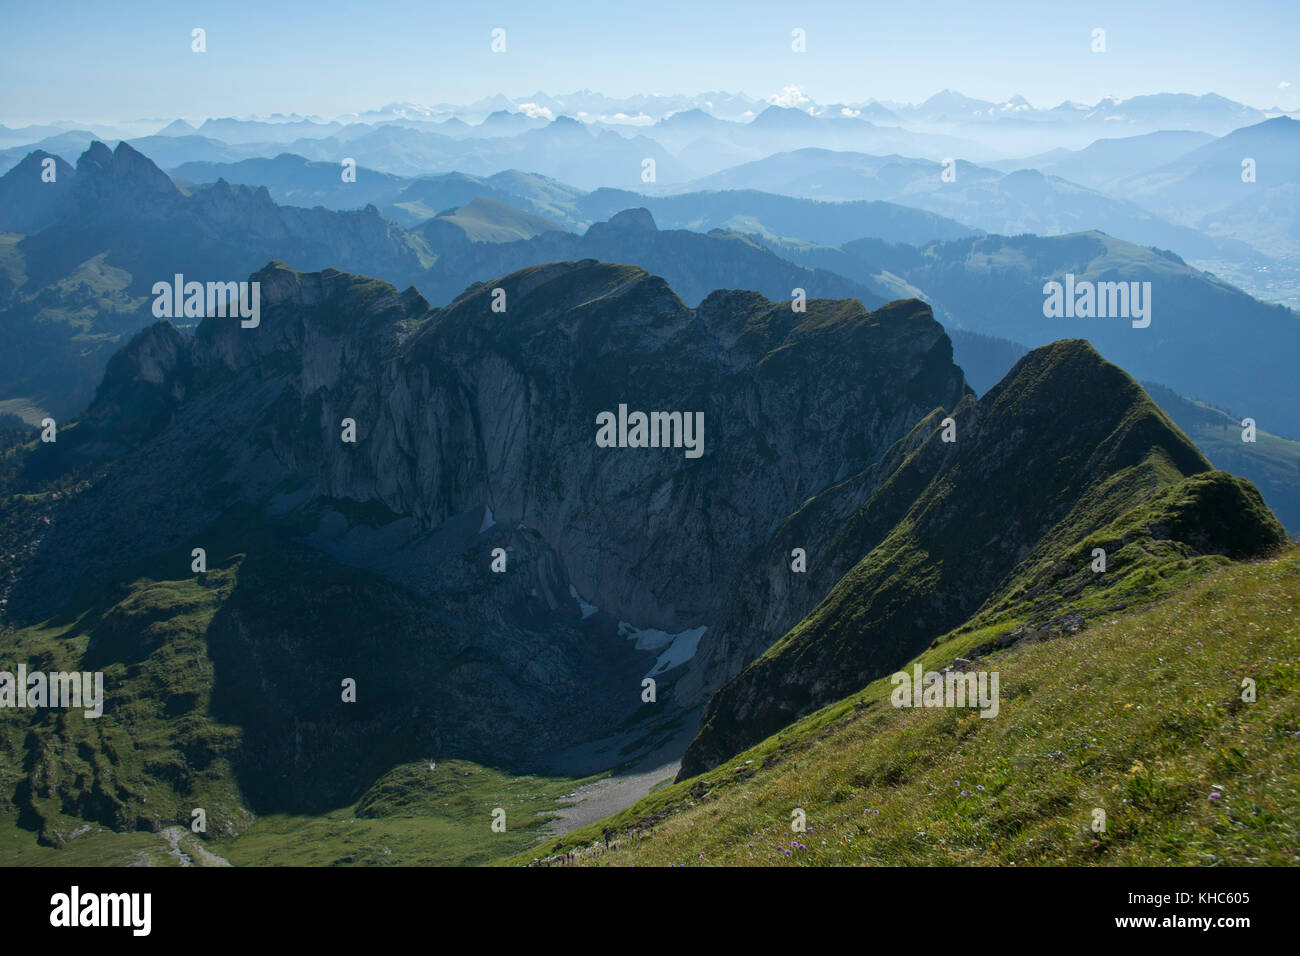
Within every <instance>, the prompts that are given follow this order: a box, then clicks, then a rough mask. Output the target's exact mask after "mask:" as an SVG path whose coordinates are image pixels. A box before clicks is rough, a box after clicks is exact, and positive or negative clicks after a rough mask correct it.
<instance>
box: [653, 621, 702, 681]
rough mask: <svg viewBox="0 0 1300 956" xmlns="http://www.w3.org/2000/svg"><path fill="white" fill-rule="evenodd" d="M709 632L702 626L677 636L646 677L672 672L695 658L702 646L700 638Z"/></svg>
mask: <svg viewBox="0 0 1300 956" xmlns="http://www.w3.org/2000/svg"><path fill="white" fill-rule="evenodd" d="M707 630H708V628H707V627H705V626H704V625H702V624H701V625H700V626H699V627H692V628H691V629H690V630H686V631H682V632H681V633H680V634H678V635H676V636H675V637H674V638H673V642H672V644H670V645H669V647H668V650H666V651H664V652H663V653H662V654H660V655H659V659H658V660H657V661H655V666H654V667H652V668H650V671H649V673H647V674H646V675H645V676H646V677H654V676H655V675H656V674H662V673H663V672H664V671H670V670H672V669H673V668H674V667H680V666H681V665H682V664H685V663H686V662H687V661H689V660H690V659H691V658H692V657H694V656H695V652H696V651H697V650H698V649H699V646H700V638H701V637H703V636H704V632H705V631H707Z"/></svg>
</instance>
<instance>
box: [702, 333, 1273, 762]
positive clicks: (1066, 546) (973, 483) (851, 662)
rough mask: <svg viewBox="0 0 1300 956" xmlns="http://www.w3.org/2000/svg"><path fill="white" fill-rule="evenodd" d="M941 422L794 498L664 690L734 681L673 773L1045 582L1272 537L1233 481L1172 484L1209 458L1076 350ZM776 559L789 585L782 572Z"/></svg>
mask: <svg viewBox="0 0 1300 956" xmlns="http://www.w3.org/2000/svg"><path fill="white" fill-rule="evenodd" d="M941 414H942V413H940V412H935V413H934V414H933V415H931V416H930V417H929V418H928V419H927V420H926V421H924V422H922V423H921V424H920V425H918V426H917V428H916V430H914V431H913V432H912V433H911V434H910V435H909V436H908V437H907V438H906V439H904V440H903V441H902V442H900V443H899V445H897V446H895V448H893V449H891V451H890V452H889V453H888V454H887V455H886V456H885V457H884V458H883V459H882V460H881V462H879V463H878V464H877V465H876V466H875V467H873V468H870V469H867V470H866V471H864V472H863V473H861V474H859V475H857V476H854V477H853V478H852V479H850V480H849V481H846V482H844V483H842V484H840V485H838V486H836V487H833V488H830V489H828V490H827V491H825V492H823V493H822V494H821V495H818V496H817V497H815V498H813V499H812V500H811V501H809V502H807V503H806V504H805V505H804V506H803V507H802V508H800V509H799V511H798V512H796V513H795V514H794V515H792V516H791V518H790V519H789V520H788V521H787V522H785V524H784V525H783V526H782V527H781V528H779V529H778V530H777V532H776V534H775V535H774V536H773V538H772V540H771V541H770V542H769V543H768V545H767V547H766V548H765V549H764V550H763V551H762V552H760V553H758V554H757V555H756V556H755V559H754V560H753V561H751V562H749V564H748V566H749V567H750V568H751V569H752V570H751V574H750V576H749V578H748V580H746V581H744V582H743V583H742V584H741V585H740V586H739V587H738V588H737V590H736V591H735V592H734V597H735V603H734V605H733V607H732V608H731V610H730V612H729V613H727V614H724V615H723V616H722V619H721V623H720V624H719V625H718V627H716V628H715V629H714V630H713V632H712V634H711V635H706V638H705V641H704V642H702V644H701V648H700V659H699V661H698V662H697V666H696V668H695V669H694V670H693V672H692V674H691V675H689V676H690V680H689V681H685V682H683V685H682V687H681V688H680V692H681V693H683V694H684V695H689V694H690V693H691V692H692V691H693V690H694V689H695V681H697V680H698V683H699V686H700V688H702V689H704V690H706V691H707V688H708V687H709V686H710V685H711V684H714V683H716V682H717V681H718V680H719V678H725V677H726V676H727V675H728V672H730V673H736V672H737V671H739V673H736V676H735V677H733V678H732V679H731V680H729V681H728V682H727V683H726V684H725V685H724V686H723V687H722V688H721V690H719V691H718V692H717V694H715V695H714V696H713V697H712V699H711V700H710V701H709V704H708V707H707V709H706V711H705V714H704V717H703V719H702V727H701V730H700V733H699V735H698V736H697V737H696V739H695V740H694V741H693V742H692V744H691V746H690V748H689V749H688V751H687V753H686V755H685V757H684V759H683V763H682V770H681V774H680V776H681V778H686V777H689V776H694V775H696V774H698V773H701V772H703V771H705V770H708V769H709V768H711V767H714V766H716V765H717V764H718V763H720V762H721V761H723V760H725V759H726V758H728V757H730V756H731V755H732V754H735V753H737V752H738V751H740V750H742V749H744V748H746V747H748V746H751V745H753V744H755V743H757V742H759V741H761V740H763V739H764V738H766V737H768V736H770V735H771V734H773V733H774V732H776V731H777V730H779V729H780V728H782V727H784V726H785V725H786V724H788V723H790V722H791V721H792V720H794V719H796V718H797V717H799V716H802V715H803V714H806V713H809V712H811V711H813V710H816V709H817V708H818V707H820V706H822V705H824V704H827V703H830V702H832V701H835V700H838V699H840V698H842V697H844V696H846V695H847V694H849V693H851V692H853V691H855V690H857V689H859V688H861V687H863V686H865V685H866V684H868V683H870V682H871V681H873V680H875V679H877V678H879V677H882V676H885V675H887V674H889V673H890V672H891V671H894V670H896V669H897V668H898V667H900V666H902V664H904V663H905V662H907V661H908V660H910V659H911V658H912V657H913V656H915V655H916V654H917V653H918V652H920V651H922V650H923V649H924V648H925V647H926V646H927V645H928V644H929V643H930V642H931V641H932V640H934V639H935V638H937V637H938V636H940V635H942V634H944V633H946V632H947V631H949V630H951V629H952V628H954V627H956V626H957V625H959V624H961V623H963V622H965V621H967V620H969V619H971V618H972V617H974V616H976V615H977V613H978V612H980V611H981V609H982V608H984V607H987V606H990V605H994V604H997V603H998V602H999V601H1006V600H1014V601H1016V602H1017V604H1018V607H1019V611H1020V613H1021V614H1023V615H1024V617H1025V619H1027V620H1033V619H1034V618H1035V617H1037V619H1038V623H1039V624H1040V625H1042V624H1047V623H1050V622H1051V615H1052V605H1053V603H1054V602H1059V598H1057V597H1056V596H1055V595H1057V594H1059V593H1061V581H1062V579H1067V580H1070V581H1077V584H1076V585H1075V590H1079V589H1082V588H1084V587H1086V586H1089V585H1092V586H1095V587H1097V588H1098V589H1099V590H1104V589H1105V588H1106V587H1108V586H1109V583H1108V582H1112V581H1116V580H1122V579H1123V576H1124V574H1125V567H1126V564H1127V561H1126V559H1125V557H1123V555H1124V552H1123V548H1124V546H1125V545H1127V544H1130V543H1132V542H1135V541H1137V542H1142V541H1143V539H1146V541H1145V543H1143V544H1141V545H1140V547H1142V548H1154V547H1168V546H1171V545H1172V546H1176V547H1179V548H1182V549H1184V550H1185V555H1184V556H1185V557H1186V556H1191V555H1193V554H1225V555H1228V556H1229V557H1231V558H1249V557H1257V556H1260V555H1263V554H1266V553H1269V552H1271V551H1272V550H1275V549H1277V548H1279V547H1281V546H1282V545H1284V544H1285V542H1286V535H1285V532H1284V531H1283V530H1282V528H1281V526H1280V525H1279V524H1278V523H1277V521H1276V519H1275V518H1273V516H1272V515H1271V514H1270V513H1269V512H1268V510H1267V508H1265V507H1264V506H1263V504H1262V502H1261V501H1260V498H1259V493H1258V492H1257V491H1256V490H1255V489H1254V488H1253V487H1252V486H1251V485H1249V484H1248V483H1246V482H1244V481H1241V480H1240V479H1234V478H1231V477H1230V476H1228V475H1226V474H1224V473H1222V472H1212V473H1209V475H1208V476H1207V477H1204V478H1202V477H1198V478H1197V479H1195V480H1190V479H1187V476H1201V475H1202V473H1205V472H1208V471H1209V463H1208V462H1207V461H1206V460H1205V458H1204V457H1203V456H1202V455H1201V454H1200V452H1199V451H1197V449H1196V448H1195V446H1194V445H1192V443H1191V442H1190V441H1189V440H1188V439H1187V438H1186V436H1185V435H1183V434H1182V433H1181V432H1180V431H1179V430H1178V429H1177V428H1176V427H1175V426H1174V425H1173V424H1172V422H1170V421H1169V419H1168V418H1167V417H1166V416H1165V415H1164V413H1163V412H1161V411H1160V410H1159V409H1158V408H1157V407H1156V405H1155V404H1154V403H1153V402H1152V401H1151V400H1150V399H1149V398H1148V397H1147V396H1146V394H1145V393H1144V392H1143V391H1142V389H1141V387H1140V386H1138V385H1137V383H1136V382H1134V381H1133V380H1132V379H1131V378H1130V377H1129V376H1128V375H1126V374H1125V373H1124V372H1123V371H1121V370H1120V369H1118V368H1116V367H1115V366H1113V365H1110V364H1109V363H1107V362H1105V361H1104V360H1103V359H1102V358H1101V357H1100V356H1099V355H1097V353H1096V352H1095V351H1094V350H1093V349H1092V348H1091V346H1089V345H1088V344H1087V343H1086V342H1082V341H1079V340H1073V341H1063V342H1058V343H1055V344H1053V345H1050V346H1047V347H1044V348H1041V349H1037V350H1035V351H1034V352H1031V353H1030V354H1029V355H1027V356H1026V357H1025V358H1024V359H1022V360H1021V361H1020V362H1019V363H1018V364H1017V365H1016V367H1015V368H1014V369H1012V371H1011V372H1010V373H1009V374H1008V376H1007V377H1006V379H1004V380H1003V381H1002V382H1001V383H1000V384H999V385H998V386H996V387H995V388H994V389H992V390H991V391H990V392H989V393H988V394H986V395H985V396H984V397H983V398H982V399H980V400H978V401H976V400H975V399H973V398H971V397H968V398H966V399H964V400H963V401H962V402H961V403H960V404H959V405H958V406H956V407H955V408H953V409H952V410H951V413H950V414H951V417H952V419H953V421H954V423H955V434H954V437H955V441H952V442H945V441H943V437H942V436H943V429H942V426H941V423H940V417H941ZM1094 544H1098V545H1100V546H1101V547H1103V548H1105V549H1107V551H1108V552H1109V553H1111V554H1112V558H1111V564H1110V567H1109V569H1108V571H1107V572H1106V574H1107V575H1109V576H1110V577H1108V578H1105V577H1103V578H1099V577H1098V576H1097V575H1095V574H1094V573H1093V572H1092V571H1091V569H1090V565H1089V562H1090V561H1091V560H1092V551H1091V548H1092V547H1093V545H1094ZM795 547H802V548H804V549H806V552H807V555H808V565H809V571H808V573H807V575H806V577H805V576H803V575H794V574H791V573H790V567H789V558H788V556H789V554H790V553H791V549H792V548H795ZM1102 582H1104V583H1102ZM1066 593H1073V592H1072V591H1070V589H1068V588H1067V589H1066ZM1039 595H1046V600H1043V601H1039V602H1038V604H1037V606H1036V604H1035V598H1036V597H1037V596H1039ZM747 661H752V663H748V665H747V666H746V663H745V662H747ZM742 668H743V669H742Z"/></svg>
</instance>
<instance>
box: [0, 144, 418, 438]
mask: <svg viewBox="0 0 1300 956" xmlns="http://www.w3.org/2000/svg"><path fill="white" fill-rule="evenodd" d="M0 183H3V185H2V186H0V189H3V190H4V191H5V193H6V197H5V198H6V203H5V208H6V209H8V208H11V207H12V208H13V209H15V210H16V211H18V213H19V214H20V216H21V218H22V223H21V224H22V225H23V226H24V227H25V228H26V230H27V231H28V232H29V234H28V235H26V236H25V237H24V238H22V239H21V240H18V241H16V242H14V243H6V244H3V245H0V259H2V260H3V266H4V268H3V269H0V275H3V276H4V278H3V279H0V382H3V383H4V387H3V392H2V393H0V399H3V398H10V397H15V396H19V397H23V398H26V399H29V400H31V401H33V402H34V403H35V404H38V405H40V406H41V407H42V408H44V409H46V410H48V411H51V412H53V413H54V414H55V415H57V416H58V417H59V418H65V417H68V416H70V415H72V414H75V413H77V412H79V411H81V410H82V409H83V408H85V406H86V404H87V403H88V402H89V400H90V398H91V396H92V394H93V390H94V385H95V383H96V382H97V381H98V379H99V377H100V375H101V374H102V371H103V366H104V363H105V362H106V361H107V359H108V357H109V355H111V354H112V351H113V350H114V349H115V348H117V346H118V345H119V344H120V342H121V341H122V338H123V337H124V336H129V335H130V334H132V333H134V332H135V331H137V330H139V329H140V328H142V327H144V326H145V325H147V324H149V323H150V322H152V321H153V316H152V314H151V306H152V302H153V298H152V295H151V289H152V287H153V284H154V283H156V282H159V281H167V282H171V281H172V277H173V276H174V275H175V274H176V273H181V274H182V275H184V276H185V278H186V280H187V281H199V282H208V281H218V282H230V281H237V280H239V279H241V278H242V277H245V276H247V275H248V274H249V273H250V272H251V271H253V270H254V269H257V268H259V267H260V266H261V265H263V264H265V263H266V262H267V261H269V260H270V259H272V258H274V257H276V256H286V257H288V258H290V259H291V260H292V261H294V262H296V263H299V264H306V265H308V266H311V267H315V268H323V267H325V266H327V265H329V264H330V263H338V264H341V265H344V266H346V267H350V268H355V269H357V270H358V271H369V272H379V273H382V274H383V275H385V276H388V277H390V278H392V279H394V280H395V281H399V282H402V283H403V284H406V283H409V281H410V280H411V279H412V278H414V277H415V276H416V275H417V274H418V273H419V271H420V269H421V268H422V266H423V259H422V256H423V253H422V251H421V250H420V249H419V248H418V244H416V243H413V242H412V240H411V238H410V237H409V236H408V235H406V234H405V233H404V232H403V231H402V230H401V229H400V228H399V227H397V226H394V225H393V224H392V223H389V222H388V221H387V220H385V219H383V218H382V217H381V216H380V215H379V213H378V212H377V211H376V210H375V208H374V207H373V206H372V207H368V208H367V209H365V210H362V211H357V212H343V213H339V212H330V211H328V210H325V209H319V208H317V209H299V208H294V207H279V206H276V205H275V203H274V202H272V201H271V198H270V196H269V194H268V193H267V191H266V189H264V188H259V189H250V188H248V187H246V186H230V185H229V184H227V183H225V182H218V183H216V184H215V185H213V186H210V187H206V188H202V189H197V190H196V191H195V192H193V193H192V194H190V195H186V194H185V193H182V192H181V191H180V190H179V189H177V188H176V186H175V185H174V184H173V183H172V181H171V180H170V179H169V178H168V177H167V176H166V174H165V173H163V172H162V171H161V170H160V169H158V167H157V166H155V165H154V164H153V163H152V162H150V161H149V160H148V159H147V158H145V157H144V156H142V155H141V154H140V153H138V152H136V151H135V150H134V149H132V148H131V147H130V146H129V145H127V144H126V143H120V144H119V145H118V147H117V149H116V150H109V149H108V147H107V146H105V145H104V144H103V143H98V142H97V143H94V144H92V146H91V148H90V149H88V150H87V151H86V152H85V153H84V154H83V155H82V157H81V159H80V160H79V161H78V164H77V170H76V172H75V174H69V173H65V172H64V171H63V170H60V174H59V178H58V183H57V187H56V186H55V185H52V184H45V183H42V182H41V181H40V179H39V157H38V156H37V155H36V154H33V157H29V159H28V160H25V161H24V162H23V163H22V164H21V165H20V166H19V167H18V168H17V169H15V170H13V171H11V172H10V173H9V174H7V175H6V176H5V178H4V179H3V180H0ZM65 183H66V185H65ZM56 188H57V189H58V190H60V191H61V194H55V193H52V192H49V191H52V190H55V189H56ZM11 193H12V194H13V195H12V196H11V195H10V194H11ZM46 196H50V197H51V198H50V199H44V198H43V197H46ZM24 197H25V198H24ZM15 225H17V224H15ZM403 280H405V281H404V282H403Z"/></svg>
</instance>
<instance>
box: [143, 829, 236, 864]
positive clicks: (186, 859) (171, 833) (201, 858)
mask: <svg viewBox="0 0 1300 956" xmlns="http://www.w3.org/2000/svg"><path fill="white" fill-rule="evenodd" d="M158 835H159V836H160V837H162V838H163V839H164V840H166V841H167V846H168V850H167V853H168V855H170V856H174V857H175V858H176V859H177V860H179V861H180V864H181V866H230V861H229V860H227V859H226V858H225V857H222V856H217V854H215V853H210V852H209V851H208V850H207V849H206V848H205V847H204V846H203V845H202V844H201V843H199V842H198V841H197V840H192V841H190V842H191V843H192V844H193V845H192V846H191V847H190V853H193V854H194V856H195V857H198V863H195V862H194V858H193V857H191V856H190V855H189V853H186V852H185V851H184V850H182V849H181V840H183V839H184V838H185V836H186V831H185V829H184V828H183V827H168V828H167V829H165V830H162V831H160V832H159V834H158Z"/></svg>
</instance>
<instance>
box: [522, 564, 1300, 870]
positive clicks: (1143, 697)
mask: <svg viewBox="0 0 1300 956" xmlns="http://www.w3.org/2000/svg"><path fill="white" fill-rule="evenodd" d="M1219 568H1220V569H1219V570H1217V571H1213V573H1209V574H1205V575H1203V576H1201V578H1200V580H1199V581H1197V583H1195V584H1191V585H1189V584H1188V583H1187V582H1186V580H1178V581H1176V582H1174V583H1171V584H1170V586H1169V587H1168V588H1167V589H1166V590H1164V592H1163V599H1162V600H1159V601H1157V602H1155V603H1152V604H1146V605H1145V606H1144V607H1143V608H1142V609H1141V610H1137V611H1129V612H1127V613H1125V614H1123V615H1122V616H1121V615H1118V614H1117V615H1116V616H1114V617H1108V618H1105V619H1102V620H1100V621H1098V622H1097V623H1095V624H1094V625H1092V626H1090V627H1088V628H1087V629H1086V630H1084V631H1082V632H1080V633H1078V634H1077V635H1073V636H1071V635H1068V634H1062V635H1060V636H1058V637H1056V638H1055V639H1052V640H1047V641H1045V642H1023V643H1020V644H1016V645H1014V646H1013V647H1012V648H1010V649H1009V650H1006V651H1002V652H997V653H994V654H993V655H992V656H991V657H990V658H988V659H987V660H985V661H981V663H980V665H979V666H980V667H981V668H982V669H988V670H997V671H998V672H999V673H1000V676H1001V711H1000V714H999V715H998V716H997V717H996V718H993V719H983V718H981V717H979V716H978V715H977V713H976V712H974V711H970V710H958V709H931V710H924V709H920V710H908V709H896V708H894V707H891V706H890V704H889V700H888V698H889V692H890V690H891V687H890V685H889V682H888V680H887V679H882V680H878V681H876V682H874V683H873V684H871V685H870V686H868V687H867V688H865V689H864V690H863V691H862V692H861V693H858V694H855V695H853V696H852V697H849V698H846V699H845V700H842V701H839V702H838V703H836V704H833V705H830V706H828V707H826V708H823V709H822V710H820V711H818V712H817V713H815V714H812V715H809V716H808V717H806V718H804V719H803V720H801V721H799V722H797V723H796V724H794V725H792V726H791V727H789V728H787V729H786V730H784V731H782V732H781V733H779V734H777V735H775V736H773V737H772V738H769V739H768V740H766V741H764V742H763V743H762V744H759V745H758V746H756V747H754V748H752V749H751V750H749V751H747V752H745V753H743V754H740V755H738V756H737V757H735V758H734V759H732V760H730V761H728V762H727V763H726V764H724V765H722V766H720V767H718V768H716V769H715V770H713V771H711V772H709V773H708V774H705V775H703V776H701V777H699V778H695V779H693V780H687V781H683V782H682V783H678V784H674V785H672V786H670V787H667V788H665V789H663V790H660V791H657V792H656V793H653V794H651V795H650V796H649V797H647V798H646V799H644V800H642V801H641V802H640V803H638V804H636V805H635V806H633V807H630V808H628V809H627V810H624V811H623V812H622V813H620V814H618V815H616V816H614V817H611V818H609V819H608V820H606V821H602V822H601V823H598V824H595V825H592V826H590V827H587V828H585V829H583V830H579V831H575V832H574V833H571V834H569V835H568V836H567V837H566V838H565V839H564V840H562V841H558V842H557V843H556V844H552V843H549V842H548V843H547V844H546V846H547V851H546V852H551V851H553V849H555V848H557V847H558V848H560V849H571V848H580V847H584V846H585V847H590V846H591V844H593V843H595V842H598V841H599V840H600V839H601V835H602V831H603V830H604V829H605V828H607V827H614V828H617V829H618V830H619V831H620V834H619V836H618V837H617V838H616V841H617V844H618V845H616V848H615V849H614V850H613V851H612V852H609V853H603V852H599V851H596V850H594V849H589V850H588V852H586V853H585V854H584V855H583V856H582V857H580V859H583V860H585V861H589V862H596V863H610V864H641V865H665V864H671V863H677V864H782V865H794V864H799V865H809V864H832V865H834V864H859V863H867V864H871V863H875V864H954V863H975V864H1005V863H1017V864H1026V863H1030V864H1087V863H1108V864H1130V865H1144V864H1197V865H1212V864H1260V863H1266V864H1296V863H1297V862H1300V816H1297V814H1296V812H1295V810H1296V807H1297V806H1300V665H1298V664H1297V663H1296V661H1297V659H1300V615H1298V614H1297V602H1298V601H1300V551H1297V550H1295V549H1291V550H1289V551H1287V552H1286V553H1284V554H1282V555H1281V556H1278V557H1275V558H1273V559H1270V560H1266V561H1263V562H1259V563H1253V564H1231V565H1224V564H1220V565H1219ZM1000 630H1001V628H997V627H988V628H986V629H985V630H984V631H982V632H965V633H957V632H955V633H954V634H953V635H950V636H949V637H948V638H947V639H945V640H943V641H941V642H939V643H938V645H937V646H936V647H933V648H931V649H930V650H928V651H926V652H925V653H924V654H922V655H920V658H919V660H920V661H921V662H922V663H923V665H924V666H926V667H927V668H937V667H940V666H942V665H943V664H946V663H947V662H948V661H950V660H951V659H952V657H953V656H954V655H955V654H962V653H969V649H970V648H971V647H972V646H973V645H974V644H976V643H979V641H980V640H982V639H985V638H987V637H988V636H989V635H990V634H992V633H995V632H997V631H1000ZM1247 677H1249V678H1251V679H1253V680H1254V681H1256V683H1257V687H1258V700H1257V701H1256V702H1255V703H1244V702H1242V700H1241V684H1242V680H1243V678H1247ZM1212 793H1218V794H1220V795H1221V796H1220V797H1217V798H1212V797H1211V794H1212ZM796 807H800V808H803V809H804V810H805V812H806V814H807V820H808V824H809V829H808V832H807V833H805V834H802V835H798V834H794V833H792V831H791V828H790V820H791V811H792V810H793V809H795V808H796ZM1095 808H1101V809H1103V810H1105V812H1106V814H1107V829H1106V832H1105V833H1104V834H1100V835H1095V834H1094V833H1093V832H1092V830H1091V828H1090V825H1091V822H1092V820H1093V811H1094V809H1095ZM792 838H793V839H794V840H796V841H797V842H798V843H800V844H801V845H804V846H806V849H798V848H792V847H791V839H792ZM787 850H789V851H790V853H789V854H787V853H786V852H785V851H787ZM539 855H542V853H541V852H540V851H537V850H535V851H533V852H531V853H525V854H520V855H518V856H516V857H514V858H512V859H511V860H510V862H514V863H522V862H527V861H528V860H530V859H532V858H534V857H536V856H539Z"/></svg>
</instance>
